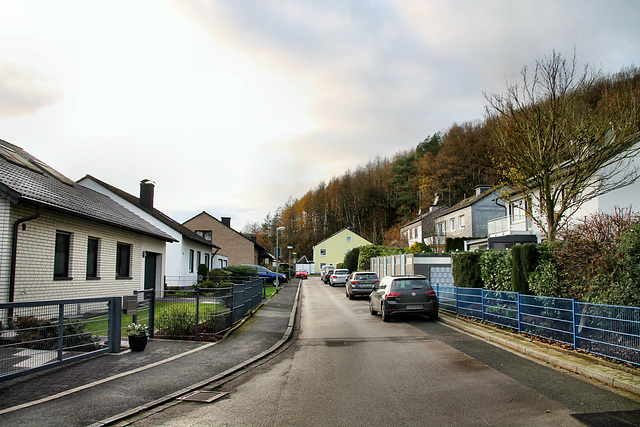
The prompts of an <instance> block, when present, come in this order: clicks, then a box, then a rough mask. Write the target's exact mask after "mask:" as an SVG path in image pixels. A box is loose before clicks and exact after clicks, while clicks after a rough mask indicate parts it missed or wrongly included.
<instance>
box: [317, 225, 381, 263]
mask: <svg viewBox="0 0 640 427" xmlns="http://www.w3.org/2000/svg"><path fill="white" fill-rule="evenodd" d="M372 244H373V243H371V242H370V241H368V240H366V239H364V238H362V237H360V236H358V235H357V234H356V233H355V232H354V231H353V229H351V228H343V229H342V230H340V231H338V232H337V233H335V234H333V235H331V236H329V237H327V238H326V239H324V240H322V241H321V242H319V243H318V244H317V245H315V246H314V247H313V262H314V264H315V269H316V271H320V269H321V268H322V267H323V266H325V265H337V264H338V263H340V262H344V256H345V255H346V254H348V253H349V251H351V249H353V248H357V247H360V246H367V245H372Z"/></svg>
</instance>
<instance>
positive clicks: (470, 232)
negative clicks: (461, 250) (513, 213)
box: [425, 185, 504, 251]
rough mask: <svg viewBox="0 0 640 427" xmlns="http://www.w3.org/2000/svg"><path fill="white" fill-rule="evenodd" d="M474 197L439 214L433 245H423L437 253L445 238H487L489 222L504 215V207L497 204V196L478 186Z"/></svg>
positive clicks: (484, 187)
mask: <svg viewBox="0 0 640 427" xmlns="http://www.w3.org/2000/svg"><path fill="white" fill-rule="evenodd" d="M475 190H476V193H475V195H473V196H471V197H467V198H466V199H464V200H463V201H461V202H460V203H457V204H455V205H454V206H451V207H450V208H448V209H444V210H442V211H439V212H438V214H437V217H436V218H435V225H436V233H435V234H436V235H435V236H434V238H433V240H432V243H433V245H431V244H429V241H427V240H425V243H426V244H428V245H429V246H431V247H432V248H434V250H436V251H442V250H444V244H445V241H446V239H447V238H457V237H465V238H466V237H468V238H470V239H471V238H474V237H477V238H484V237H486V236H487V233H488V229H487V223H488V221H489V220H490V219H493V218H496V217H498V216H500V215H504V205H500V204H498V203H496V202H497V201H498V197H499V195H500V193H499V191H498V190H495V189H492V187H490V186H486V185H478V186H476V188H475Z"/></svg>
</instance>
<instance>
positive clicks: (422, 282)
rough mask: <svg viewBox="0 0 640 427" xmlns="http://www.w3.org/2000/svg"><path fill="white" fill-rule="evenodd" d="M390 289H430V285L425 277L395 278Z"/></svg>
mask: <svg viewBox="0 0 640 427" xmlns="http://www.w3.org/2000/svg"><path fill="white" fill-rule="evenodd" d="M391 289H394V290H401V289H404V290H413V289H425V290H428V291H430V290H431V285H429V282H428V281H427V279H396V280H394V281H393V285H392V286H391Z"/></svg>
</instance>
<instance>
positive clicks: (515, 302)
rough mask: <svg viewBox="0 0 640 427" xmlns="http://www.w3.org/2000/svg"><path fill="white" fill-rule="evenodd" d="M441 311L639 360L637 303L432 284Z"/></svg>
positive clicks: (639, 324)
mask: <svg viewBox="0 0 640 427" xmlns="http://www.w3.org/2000/svg"><path fill="white" fill-rule="evenodd" d="M433 288H434V290H435V291H436V294H437V296H438V300H439V302H440V309H441V310H443V311H447V312H451V313H456V314H460V315H463V316H467V317H472V318H474V319H478V320H482V321H485V322H489V323H493V324H497V325H501V326H505V327H507V328H511V329H514V330H517V331H518V332H521V333H525V334H529V335H534V336H538V337H541V338H545V339H549V340H553V341H557V342H561V343H564V344H568V345H571V346H573V347H574V348H575V349H580V350H584V351H588V352H590V353H594V354H599V355H602V356H606V357H610V358H612V359H617V360H621V361H624V362H629V363H633V364H636V365H640V307H623V306H614V305H605V304H589V303H583V302H578V301H576V300H573V299H567V298H552V297H540V296H533V295H523V294H520V293H517V292H506V291H491V290H486V289H481V288H460V287H454V286H443V285H433Z"/></svg>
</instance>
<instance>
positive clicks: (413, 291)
mask: <svg viewBox="0 0 640 427" xmlns="http://www.w3.org/2000/svg"><path fill="white" fill-rule="evenodd" d="M369 312H370V313H371V314H372V315H376V314H378V313H380V314H381V315H382V320H383V321H384V322H388V321H389V320H391V317H392V316H394V317H395V316H398V315H401V314H426V315H427V316H429V318H430V319H431V320H436V319H437V318H438V297H436V292H435V291H434V290H433V288H431V285H430V284H429V281H428V280H427V279H426V278H425V277H424V276H419V275H416V276H385V277H383V278H382V280H381V281H380V283H379V284H378V285H377V286H376V287H375V288H374V290H373V291H372V292H371V294H370V295H369Z"/></svg>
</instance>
